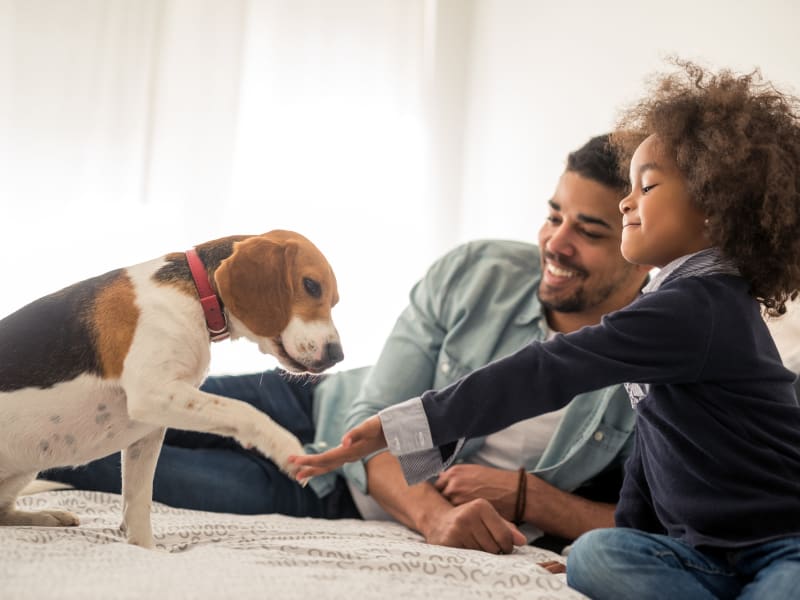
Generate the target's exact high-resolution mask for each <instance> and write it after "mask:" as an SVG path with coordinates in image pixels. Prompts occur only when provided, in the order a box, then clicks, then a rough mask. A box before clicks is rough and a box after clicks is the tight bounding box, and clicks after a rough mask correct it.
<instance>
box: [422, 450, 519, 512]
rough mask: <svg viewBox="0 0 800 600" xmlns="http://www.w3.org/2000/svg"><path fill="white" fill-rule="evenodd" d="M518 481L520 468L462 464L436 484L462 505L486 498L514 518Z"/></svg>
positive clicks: (454, 501)
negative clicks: (511, 468)
mask: <svg viewBox="0 0 800 600" xmlns="http://www.w3.org/2000/svg"><path fill="white" fill-rule="evenodd" d="M518 484H519V474H518V473H517V472H516V471H504V470H502V469H493V468H491V467H483V466H481V465H467V464H461V465H456V466H454V467H450V468H449V469H447V471H445V472H444V473H442V474H440V475H439V478H438V479H437V480H436V483H435V484H434V485H435V486H436V489H437V490H439V492H440V493H441V494H442V495H443V496H444V497H445V498H447V499H448V500H449V501H450V503H451V504H454V505H456V506H458V505H461V504H465V503H467V502H470V501H472V500H475V499H477V498H483V499H485V500H488V501H489V502H491V504H492V506H493V507H494V508H495V510H496V511H497V512H498V513H500V515H501V516H502V517H503V518H504V519H507V520H509V521H510V520H512V519H513V518H514V510H515V509H516V502H517V486H518Z"/></svg>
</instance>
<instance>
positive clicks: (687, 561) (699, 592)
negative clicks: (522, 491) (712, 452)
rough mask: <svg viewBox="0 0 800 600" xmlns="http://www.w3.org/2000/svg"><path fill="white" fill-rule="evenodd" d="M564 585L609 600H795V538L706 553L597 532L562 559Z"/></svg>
mask: <svg viewBox="0 0 800 600" xmlns="http://www.w3.org/2000/svg"><path fill="white" fill-rule="evenodd" d="M567 582H568V583H569V585H570V586H571V587H573V588H575V589H577V590H579V591H580V592H583V593H584V594H586V595H587V596H590V597H591V598H594V599H596V600H602V599H603V598H613V599H614V600H624V599H626V598H637V599H640V598H670V599H678V600H694V599H695V598H708V599H715V598H748V599H753V600H763V599H765V598H768V599H770V600H783V599H788V598H800V537H789V538H783V539H780V540H775V541H771V542H764V543H763V544H758V545H756V546H751V547H749V548H745V549H739V550H732V551H714V552H713V553H707V552H703V551H699V550H696V549H695V548H692V547H691V546H689V545H688V544H686V543H685V542H682V541H680V540H677V539H674V538H670V537H667V536H664V535H655V534H649V533H644V532H641V531H637V530H635V529H626V528H616V529H597V530H595V531H590V532H589V533H586V534H584V535H582V536H581V537H580V538H578V540H577V541H576V542H575V544H574V545H573V547H572V550H571V551H570V554H569V558H568V559H567Z"/></svg>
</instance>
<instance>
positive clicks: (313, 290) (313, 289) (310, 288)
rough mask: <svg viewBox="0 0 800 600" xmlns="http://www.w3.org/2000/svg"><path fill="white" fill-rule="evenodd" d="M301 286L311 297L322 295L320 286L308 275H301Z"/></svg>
mask: <svg viewBox="0 0 800 600" xmlns="http://www.w3.org/2000/svg"><path fill="white" fill-rule="evenodd" d="M303 287H304V288H305V289H306V292H308V295H309V296H311V297H312V298H319V297H320V296H321V295H322V286H321V285H320V284H319V283H318V282H316V281H314V280H313V279H309V278H308V277H303Z"/></svg>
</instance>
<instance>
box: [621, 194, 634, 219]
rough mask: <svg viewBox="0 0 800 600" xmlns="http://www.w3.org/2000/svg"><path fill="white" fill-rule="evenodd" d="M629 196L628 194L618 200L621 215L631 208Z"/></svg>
mask: <svg viewBox="0 0 800 600" xmlns="http://www.w3.org/2000/svg"><path fill="white" fill-rule="evenodd" d="M630 198H631V197H630V195H628V196H625V197H624V198H623V199H622V200H620V201H619V212H621V213H622V214H623V215H624V214H625V213H627V212H628V211H629V210H631V209H632V208H633V207H632V206H631V202H630Z"/></svg>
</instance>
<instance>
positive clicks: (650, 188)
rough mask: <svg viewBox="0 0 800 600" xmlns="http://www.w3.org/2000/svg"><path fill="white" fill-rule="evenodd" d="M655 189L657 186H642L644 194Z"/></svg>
mask: <svg viewBox="0 0 800 600" xmlns="http://www.w3.org/2000/svg"><path fill="white" fill-rule="evenodd" d="M654 187H656V186H655V185H643V186H642V193H643V194H646V193H647V192H649V191H650V190H652V189H653V188H654Z"/></svg>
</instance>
